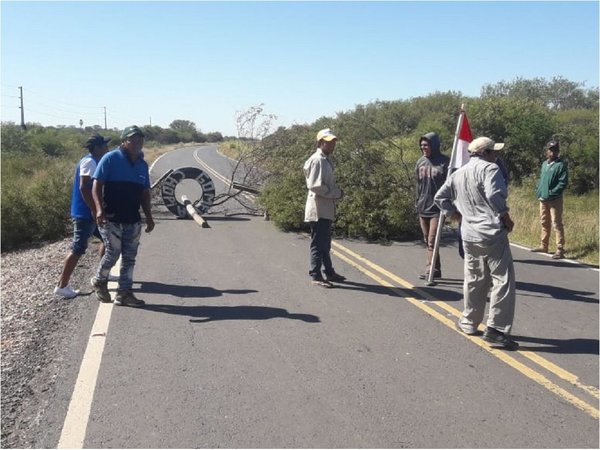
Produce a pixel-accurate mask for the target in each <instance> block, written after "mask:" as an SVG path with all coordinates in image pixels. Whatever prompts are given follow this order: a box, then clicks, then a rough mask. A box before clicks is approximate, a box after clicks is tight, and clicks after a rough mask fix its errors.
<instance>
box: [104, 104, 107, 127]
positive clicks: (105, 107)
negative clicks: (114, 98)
mask: <svg viewBox="0 0 600 450" xmlns="http://www.w3.org/2000/svg"><path fill="white" fill-rule="evenodd" d="M106 129H107V128H106V106H105V107H104V130H105V131H106Z"/></svg>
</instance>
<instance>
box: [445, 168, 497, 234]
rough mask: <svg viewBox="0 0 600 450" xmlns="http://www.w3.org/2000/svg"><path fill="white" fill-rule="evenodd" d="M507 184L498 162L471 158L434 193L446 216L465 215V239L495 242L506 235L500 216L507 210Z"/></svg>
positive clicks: (462, 223)
mask: <svg viewBox="0 0 600 450" xmlns="http://www.w3.org/2000/svg"><path fill="white" fill-rule="evenodd" d="M507 196H508V191H507V188H506V183H505V182H504V178H503V177H502V174H501V172H500V169H499V167H498V165H497V164H494V163H491V162H488V161H485V160H483V159H481V158H479V157H471V159H470V161H469V162H468V163H467V164H465V165H464V166H463V167H461V168H460V169H458V170H457V171H456V172H454V173H452V174H451V175H450V176H449V177H448V180H446V182H445V183H444V185H443V186H442V187H441V189H440V190H439V191H438V192H437V194H436V195H435V203H436V205H438V207H439V208H440V209H441V210H442V211H443V212H444V214H446V215H447V216H451V215H453V214H454V213H455V212H456V211H457V210H458V212H460V214H461V215H462V222H461V225H460V231H461V234H462V239H463V240H464V241H466V242H484V243H485V242H492V241H495V240H496V239H498V238H500V237H504V236H506V235H507V230H506V228H505V226H504V224H503V222H502V221H501V220H500V216H502V215H504V213H506V212H507V211H508V206H507V204H506V198H507Z"/></svg>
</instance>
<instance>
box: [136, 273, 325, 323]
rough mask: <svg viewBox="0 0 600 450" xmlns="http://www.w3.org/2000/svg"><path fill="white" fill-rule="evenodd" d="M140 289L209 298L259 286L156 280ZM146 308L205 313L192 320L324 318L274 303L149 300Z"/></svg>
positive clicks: (195, 314)
mask: <svg viewBox="0 0 600 450" xmlns="http://www.w3.org/2000/svg"><path fill="white" fill-rule="evenodd" d="M140 284H141V288H140V290H141V291H142V292H146V293H152V294H168V295H172V296H175V297H179V298H206V297H220V296H222V295H223V294H252V293H254V292H258V291H257V290H255V289H224V290H218V289H214V288H211V287H208V286H185V285H177V284H165V283H156V282H153V281H142V282H141V283H140ZM144 310H146V311H155V312H160V313H165V314H175V315H180V316H188V317H201V319H190V322H192V323H202V322H212V321H215V320H267V319H275V318H282V319H293V320H302V321H303V322H309V323H317V322H320V321H321V320H320V319H319V317H318V316H314V315H312V314H295V313H290V312H288V311H287V310H286V309H283V308H273V307H271V306H247V305H242V306H202V305H201V306H184V305H164V304H146V305H145V306H144Z"/></svg>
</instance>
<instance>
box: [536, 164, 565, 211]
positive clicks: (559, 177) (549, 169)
mask: <svg viewBox="0 0 600 450" xmlns="http://www.w3.org/2000/svg"><path fill="white" fill-rule="evenodd" d="M568 182H569V172H568V171H567V164H566V163H565V162H564V161H563V160H562V159H560V158H558V159H555V160H554V161H552V162H548V161H544V162H543V163H542V170H541V173H540V180H539V181H538V185H537V189H536V195H537V198H538V199H540V200H542V201H546V200H554V199H557V198H559V197H560V196H561V195H562V194H563V191H564V190H565V188H566V187H567V183H568Z"/></svg>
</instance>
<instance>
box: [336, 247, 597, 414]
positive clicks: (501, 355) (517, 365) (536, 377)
mask: <svg viewBox="0 0 600 450" xmlns="http://www.w3.org/2000/svg"><path fill="white" fill-rule="evenodd" d="M332 245H333V247H335V248H337V249H339V250H341V251H344V252H345V253H346V254H348V255H350V256H352V257H353V258H355V259H356V260H358V261H360V262H361V263H362V264H364V265H366V266H368V267H369V268H371V269H373V270H375V271H376V272H379V273H380V274H382V275H384V276H386V277H388V278H389V279H391V280H393V281H395V282H396V283H398V284H399V285H400V286H402V287H404V288H406V289H409V290H411V291H414V292H415V293H417V294H418V295H419V296H421V297H423V298H425V299H427V300H428V301H429V302H431V303H433V304H435V305H436V306H438V307H440V308H442V309H444V310H445V311H447V312H448V313H450V314H452V315H453V316H455V317H459V316H460V312H459V311H458V310H457V309H455V308H453V307H451V306H449V305H447V304H446V303H444V302H442V301H440V300H438V299H436V298H434V297H433V296H431V295H430V294H428V293H427V292H424V291H421V290H420V289H419V288H417V287H415V286H414V285H412V284H411V283H409V282H407V281H405V280H403V279H402V278H400V277H398V276H397V275H395V274H393V273H391V272H389V271H388V270H386V269H384V268H383V267H381V266H379V265H378V264H375V263H374V262H372V261H369V260H368V259H366V258H364V257H362V256H361V255H359V254H357V253H355V252H353V251H352V250H350V249H348V248H346V247H344V246H343V245H341V244H340V243H338V242H336V241H332ZM332 253H333V254H334V255H335V256H337V257H338V258H340V259H341V260H343V261H344V262H346V263H347V264H350V265H351V266H352V267H354V268H356V269H357V270H359V271H360V272H362V273H364V274H365V275H367V276H368V277H370V278H371V279H373V280H375V281H377V282H378V283H379V284H381V285H382V286H386V287H388V288H390V289H391V290H392V291H394V292H395V293H396V294H397V295H399V296H401V297H403V298H405V299H406V300H408V301H409V302H410V303H411V304H413V305H415V306H417V307H418V308H419V309H421V310H422V311H424V312H426V313H427V314H429V315H430V316H432V317H434V318H436V319H437V320H438V321H440V322H442V323H443V324H444V325H446V326H447V327H449V328H451V329H452V330H454V331H456V329H455V325H454V324H455V322H454V320H451V319H449V318H448V317H446V316H444V315H443V314H441V313H439V312H438V311H436V310H435V309H433V308H431V307H430V306H428V305H427V304H426V303H424V301H423V300H418V299H417V298H415V297H410V296H408V297H407V296H406V293H405V292H402V291H400V290H399V289H397V288H395V287H394V286H393V285H392V284H391V283H389V282H388V281H386V280H384V279H382V278H381V277H380V276H379V275H376V274H375V273H373V272H371V271H370V270H368V269H366V268H365V267H364V266H363V265H360V264H358V263H356V262H354V261H353V260H351V259H350V258H348V257H347V256H346V255H344V254H342V253H340V252H339V251H336V250H335V249H333V250H332ZM456 332H457V333H458V331H456ZM461 336H463V337H465V338H466V339H468V340H470V341H471V342H473V343H474V344H476V345H478V346H479V347H481V348H482V349H484V350H485V351H487V352H489V353H491V354H492V355H494V356H495V357H497V358H498V359H500V360H501V361H503V362H505V363H506V364H508V365H509V366H511V367H513V368H514V369H516V370H518V371H519V372H521V373H522V374H523V375H525V376H526V377H527V378H529V379H531V380H533V381H535V382H536V383H538V384H540V385H542V386H543V387H545V388H546V389H548V390H549V391H550V392H553V393H554V394H556V395H558V396H559V397H561V398H563V399H564V400H566V401H568V402H569V403H571V404H572V405H573V406H575V407H576V408H578V409H580V410H582V411H585V412H586V413H588V414H589V415H591V416H592V417H594V418H595V419H598V418H599V417H600V412H599V411H598V409H597V408H596V407H594V406H592V405H590V404H588V403H587V402H585V401H584V400H582V399H580V398H579V397H576V396H575V395H573V394H571V393H570V392H568V391H566V390H565V389H563V388H561V387H560V386H558V385H556V384H554V383H553V382H552V381H550V380H548V379H547V378H546V377H544V376H543V375H542V374H540V373H538V372H536V371H535V370H533V369H531V368H529V367H528V366H526V365H525V364H523V363H521V362H519V361H517V360H516V359H514V358H513V357H512V356H509V355H508V354H507V353H506V351H504V350H498V349H494V348H492V347H490V346H489V345H488V344H487V343H485V341H483V340H482V339H478V338H475V337H473V336H468V335H466V334H463V333H461ZM517 353H519V354H521V355H523V356H525V357H526V358H528V359H530V360H531V361H534V362H535V363H536V364H539V365H540V366H542V367H543V368H545V369H546V370H548V371H550V372H552V373H553V374H555V375H556V376H558V377H560V378H562V379H564V380H566V381H568V382H570V383H572V384H574V385H575V386H577V387H579V388H581V389H584V390H585V391H586V392H588V393H590V394H592V395H594V396H596V397H597V396H598V389H597V388H595V387H593V386H586V385H584V384H581V383H580V382H579V381H578V380H579V379H578V377H577V376H576V375H574V374H571V373H570V372H568V371H566V370H564V369H562V368H560V367H559V366H556V365H555V364H553V363H551V362H550V361H548V360H546V359H545V358H543V357H541V356H539V355H537V354H535V353H533V352H525V351H520V350H519V351H517ZM532 355H533V356H532Z"/></svg>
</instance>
